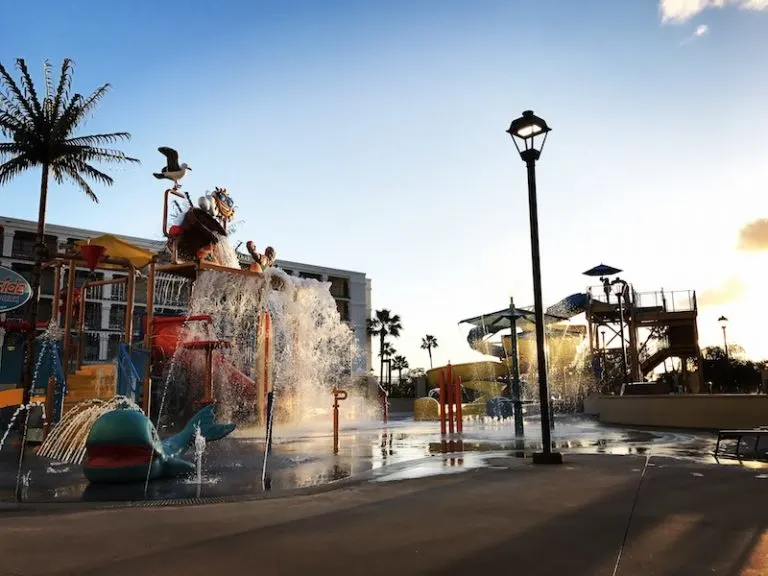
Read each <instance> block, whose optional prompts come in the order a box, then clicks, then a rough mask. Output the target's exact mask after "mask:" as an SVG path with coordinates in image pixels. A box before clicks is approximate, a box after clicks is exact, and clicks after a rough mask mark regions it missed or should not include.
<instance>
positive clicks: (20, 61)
mask: <svg viewBox="0 0 768 576" xmlns="http://www.w3.org/2000/svg"><path fill="white" fill-rule="evenodd" d="M16 68H18V69H19V72H21V87H22V89H23V91H24V95H25V96H26V99H27V100H28V101H30V102H31V104H32V108H33V109H34V111H35V116H37V117H38V118H41V117H42V116H43V108H42V106H41V105H40V99H39V98H38V97H37V90H35V82H34V80H32V76H30V74H29V69H28V68H27V63H26V62H25V61H24V58H17V59H16Z"/></svg>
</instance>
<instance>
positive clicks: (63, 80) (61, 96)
mask: <svg viewBox="0 0 768 576" xmlns="http://www.w3.org/2000/svg"><path fill="white" fill-rule="evenodd" d="M73 70H74V62H73V61H72V60H71V59H70V58H64V61H63V62H62V63H61V73H60V76H59V86H58V87H57V88H56V96H55V97H54V99H53V108H54V111H55V113H56V117H57V118H58V117H59V115H60V113H61V112H63V111H64V107H63V105H64V102H66V101H67V99H68V98H69V88H70V86H71V85H72V71H73Z"/></svg>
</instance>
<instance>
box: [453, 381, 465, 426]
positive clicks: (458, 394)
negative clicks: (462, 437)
mask: <svg viewBox="0 0 768 576" xmlns="http://www.w3.org/2000/svg"><path fill="white" fill-rule="evenodd" d="M454 382H455V384H456V388H455V395H456V399H457V400H456V432H458V433H459V434H461V433H462V432H464V418H463V413H462V406H461V376H458V375H457V376H456V379H455V380H454Z"/></svg>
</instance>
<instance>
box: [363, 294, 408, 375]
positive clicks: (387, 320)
mask: <svg viewBox="0 0 768 576" xmlns="http://www.w3.org/2000/svg"><path fill="white" fill-rule="evenodd" d="M402 329H403V325H402V323H401V321H400V316H398V315H397V314H392V312H391V311H390V310H387V309H386V308H382V309H381V310H376V313H375V315H374V317H373V318H370V319H369V320H368V333H369V334H370V335H371V336H378V337H379V357H380V358H381V365H380V370H379V382H380V383H382V382H384V342H385V341H386V338H387V336H392V337H393V338H397V337H398V336H400V331H401V330H402Z"/></svg>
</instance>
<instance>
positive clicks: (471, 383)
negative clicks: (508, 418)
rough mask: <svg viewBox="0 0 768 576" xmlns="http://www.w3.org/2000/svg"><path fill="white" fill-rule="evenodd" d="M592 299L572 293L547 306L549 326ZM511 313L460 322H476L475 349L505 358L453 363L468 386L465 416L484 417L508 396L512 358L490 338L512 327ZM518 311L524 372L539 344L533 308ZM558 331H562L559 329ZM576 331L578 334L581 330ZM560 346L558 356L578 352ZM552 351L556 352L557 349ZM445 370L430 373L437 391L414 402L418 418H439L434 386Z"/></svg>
mask: <svg viewBox="0 0 768 576" xmlns="http://www.w3.org/2000/svg"><path fill="white" fill-rule="evenodd" d="M588 302H589V298H588V296H587V294H584V293H576V294H571V295H570V296H567V297H565V298H563V299H562V300H560V301H559V302H557V303H556V304H553V305H552V306H550V307H549V308H547V309H546V311H545V317H544V322H545V325H557V324H559V323H561V322H563V321H565V320H568V319H570V318H573V317H574V316H577V315H578V314H581V313H582V312H584V311H585V310H586V308H587V305H588ZM509 314H510V310H509V308H506V309H504V310H499V311H497V312H493V313H491V314H484V315H482V316H478V317H475V318H469V319H467V320H463V321H462V322H460V324H465V323H466V324H472V325H473V328H472V329H471V330H470V331H469V334H468V335H467V342H468V343H469V345H470V347H471V348H472V349H473V350H476V351H477V352H480V353H481V354H486V355H488V356H495V357H496V358H498V359H499V360H501V361H500V362H494V361H490V360H485V361H480V362H469V363H465V364H457V365H454V366H453V372H454V374H457V375H458V376H459V377H460V378H461V383H462V387H463V388H464V389H465V398H464V402H462V410H463V413H464V415H482V416H484V415H486V414H488V413H489V412H488V411H489V408H488V406H489V401H490V400H491V399H493V398H498V397H499V396H504V395H505V389H504V388H505V384H503V383H502V382H500V381H499V380H500V379H501V378H507V377H509V375H510V370H511V365H510V364H511V361H510V360H509V357H508V356H509V355H508V352H507V351H506V350H505V349H504V346H503V345H502V344H492V343H490V342H488V341H487V340H486V338H487V337H489V336H493V335H494V334H496V333H498V332H501V331H502V330H507V331H508V330H509V326H510V323H509ZM515 314H516V325H517V326H519V327H520V328H522V330H523V332H522V333H521V334H518V340H519V343H518V357H519V359H520V369H521V371H524V370H525V366H526V365H527V364H528V363H529V362H530V361H531V358H534V357H535V345H534V343H533V336H534V334H535V332H534V327H535V317H534V313H533V310H532V309H529V308H518V309H516V310H515ZM556 333H562V331H561V330H557V332H556ZM576 333H577V334H578V332H576ZM557 348H562V350H558V352H557V353H556V355H558V356H559V355H562V354H565V355H566V356H568V357H569V358H572V357H573V353H575V347H574V346H571V347H563V346H559V347H557ZM566 348H567V349H566ZM570 348H573V350H570ZM551 352H552V353H555V351H554V350H552V351H551ZM441 371H442V367H440V368H435V369H433V370H429V371H428V372H427V383H428V385H429V387H430V388H431V389H432V390H433V391H432V392H431V393H430V397H426V398H417V399H416V402H415V404H414V419H415V420H437V419H439V405H438V402H437V401H436V399H435V398H434V396H435V392H434V389H435V388H439V386H440V372H441ZM466 391H469V392H466Z"/></svg>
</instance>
